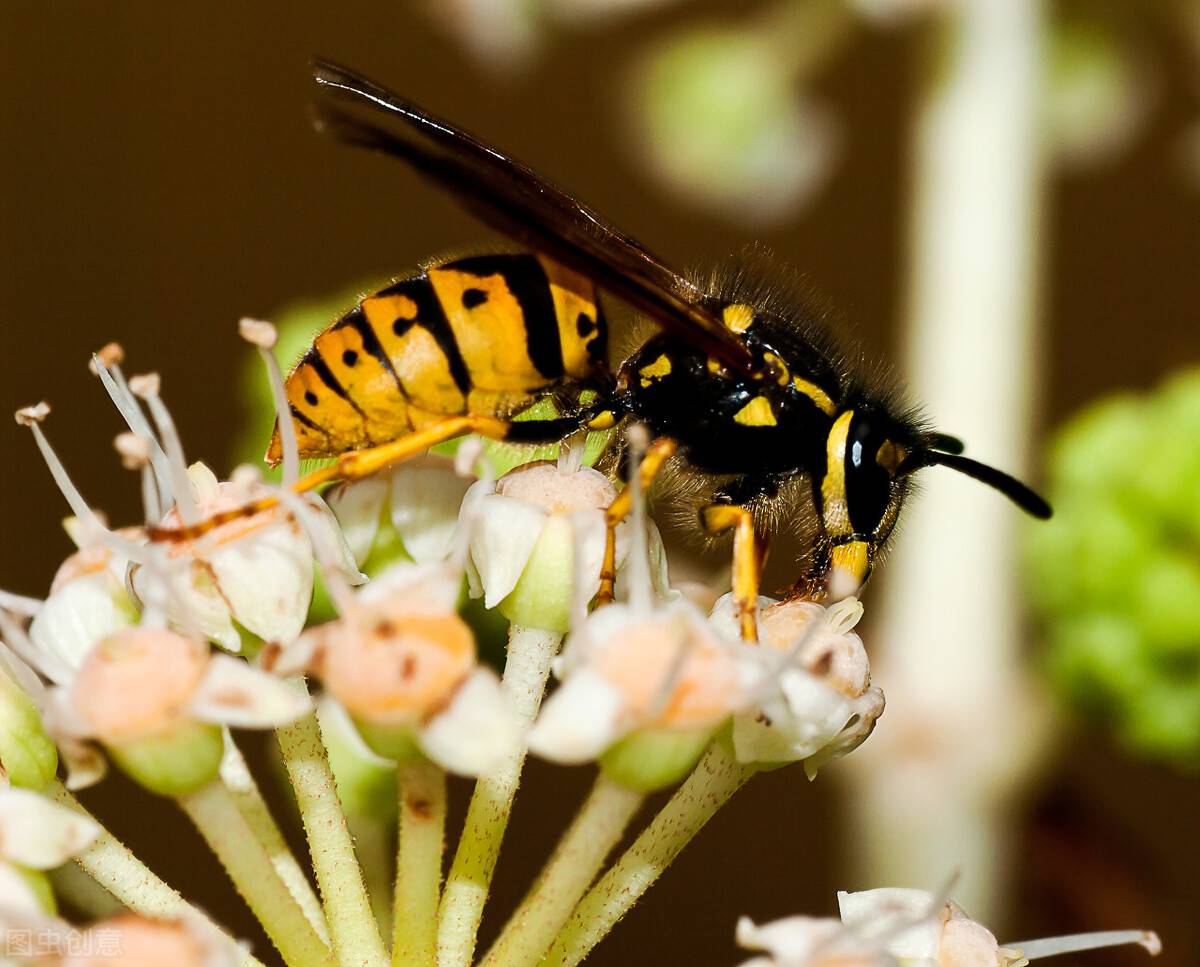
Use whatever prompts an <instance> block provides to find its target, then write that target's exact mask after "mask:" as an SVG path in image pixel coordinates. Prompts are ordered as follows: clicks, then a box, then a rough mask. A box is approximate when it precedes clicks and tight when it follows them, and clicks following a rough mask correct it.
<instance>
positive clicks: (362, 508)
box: [325, 476, 390, 567]
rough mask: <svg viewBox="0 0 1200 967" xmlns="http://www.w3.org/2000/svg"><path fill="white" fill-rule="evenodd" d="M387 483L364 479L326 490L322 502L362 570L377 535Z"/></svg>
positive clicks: (383, 480)
mask: <svg viewBox="0 0 1200 967" xmlns="http://www.w3.org/2000/svg"><path fill="white" fill-rule="evenodd" d="M389 487H390V484H389V483H388V481H387V479H386V477H384V476H374V477H366V478H365V479H363V480H355V481H354V482H353V483H345V484H342V485H341V486H339V487H334V488H333V489H332V490H329V491H326V493H325V500H326V502H327V503H328V505H329V508H330V509H331V510H332V511H333V513H334V516H335V517H337V521H338V523H339V524H340V525H341V530H342V534H343V535H344V537H345V539H346V545H347V546H348V547H349V548H350V550H351V552H352V553H353V554H354V559H355V561H356V562H357V564H358V566H359V567H361V566H362V563H363V561H365V560H366V559H367V555H368V554H370V553H371V545H372V544H374V543H375V535H376V534H377V533H378V532H379V524H380V519H381V517H382V515H383V503H384V501H385V500H387V496H388V489H389Z"/></svg>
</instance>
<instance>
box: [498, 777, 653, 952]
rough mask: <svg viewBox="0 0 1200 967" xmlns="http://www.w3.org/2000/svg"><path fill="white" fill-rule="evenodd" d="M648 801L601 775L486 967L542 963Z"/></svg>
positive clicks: (514, 916) (499, 940)
mask: <svg viewBox="0 0 1200 967" xmlns="http://www.w3.org/2000/svg"><path fill="white" fill-rule="evenodd" d="M645 798H646V797H645V795H644V794H643V793H640V792H637V791H635V790H633V789H630V788H628V787H627V786H622V785H621V784H620V783H617V782H614V781H613V780H611V779H609V778H608V777H607V776H606V775H605V774H604V773H603V772H602V773H600V775H598V776H597V777H596V783H595V785H594V786H592V791H591V793H590V794H589V795H588V798H587V800H586V801H585V802H584V804H583V806H581V807H580V809H579V812H578V813H576V814H575V818H574V819H573V820H572V821H571V825H570V827H568V829H567V831H566V832H565V833H564V834H563V836H562V838H561V839H560V840H559V841H558V845H557V846H556V847H555V848H554V853H553V855H552V856H551V857H550V860H549V861H548V862H547V863H546V866H545V868H544V869H543V870H542V872H541V873H540V874H539V875H538V879H537V882H536V883H535V884H534V886H533V889H532V890H530V891H529V894H528V895H527V896H526V897H525V899H524V900H523V901H522V902H521V905H520V907H518V908H517V911H516V913H514V914H513V915H512V917H511V918H510V919H509V921H508V924H507V925H506V926H505V928H504V930H503V932H502V933H501V934H500V938H499V939H498V940H497V941H496V943H495V945H494V946H493V947H492V949H491V950H490V951H488V954H487V956H486V957H484V959H483V967H501V965H503V967H519V965H533V964H536V963H537V962H538V961H540V960H541V958H542V955H543V954H544V953H545V952H546V948H548V947H549V946H550V942H551V941H552V940H553V939H554V937H555V935H556V934H557V933H558V932H559V930H561V929H562V927H563V924H565V923H566V922H567V917H569V916H570V915H571V911H572V910H573V909H574V908H575V904H576V903H578V902H579V898H580V897H581V896H583V894H584V891H585V890H586V889H587V888H588V887H589V886H590V885H591V883H592V881H593V880H594V879H595V878H596V874H597V873H598V872H599V871H600V867H601V865H602V864H603V863H604V860H605V859H606V858H607V857H608V854H609V852H610V851H611V850H612V848H613V847H614V846H615V845H616V844H617V841H618V840H619V839H620V838H621V836H622V834H623V833H624V832H625V829H626V827H627V826H628V825H629V821H630V820H631V819H632V818H633V815H634V813H636V812H637V811H638V808H639V807H640V806H641V804H642V803H643V802H644V801H645Z"/></svg>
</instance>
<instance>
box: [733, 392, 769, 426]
mask: <svg viewBox="0 0 1200 967" xmlns="http://www.w3.org/2000/svg"><path fill="white" fill-rule="evenodd" d="M733 422H734V423H740V424H741V425H742V426H775V423H776V420H775V411H774V410H773V409H771V401H770V400H768V399H767V398H766V397H765V396H756V397H754V399H752V400H751V401H750V402H749V403H747V404H746V405H745V406H743V407H742V408H741V409H740V410H738V411H737V412H736V413H734V414H733Z"/></svg>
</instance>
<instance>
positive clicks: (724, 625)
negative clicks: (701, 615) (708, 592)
mask: <svg viewBox="0 0 1200 967" xmlns="http://www.w3.org/2000/svg"><path fill="white" fill-rule="evenodd" d="M774 603H775V599H774V598H768V597H766V596H764V595H759V597H758V610H759V611H762V610H763V609H764V608H766V607H769V606H770V605H772V604H774ZM708 622H709V624H711V625H712V626H713V627H714V628H716V629H717V631H718V632H719V633H720V634H721V635H723V636H724V637H726V638H730V639H734V640H737V639H739V638H741V636H742V631H741V624H740V622H739V621H738V615H737V603H736V602H735V601H734V600H733V592H732V591H731V592H729V593H728V594H723V595H721V596H720V597H719V598H717V603H716V604H714V605H713V607H712V611H711V612H709V615H708Z"/></svg>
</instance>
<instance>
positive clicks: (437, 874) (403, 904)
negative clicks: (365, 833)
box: [392, 756, 446, 967]
mask: <svg viewBox="0 0 1200 967" xmlns="http://www.w3.org/2000/svg"><path fill="white" fill-rule="evenodd" d="M396 778H397V782H398V784H399V800H400V802H399V806H400V809H399V840H398V845H397V849H396V893H395V901H394V910H395V913H394V917H395V922H394V925H393V932H392V964H393V965H394V967H434V964H435V963H436V961H437V912H438V903H439V901H440V900H441V887H442V853H443V850H444V849H445V832H446V773H445V772H443V771H442V770H441V769H440V768H439V767H438V766H437V765H435V764H434V763H432V762H430V761H429V760H428V759H426V758H425V757H424V756H414V757H413V758H412V759H411V760H409V761H407V762H401V763H400V765H399V766H398V768H397V777H396Z"/></svg>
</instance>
